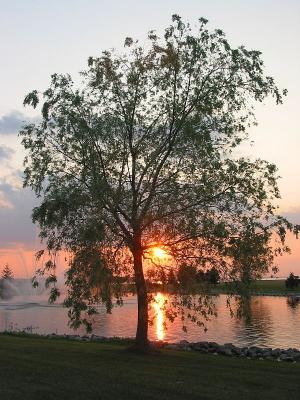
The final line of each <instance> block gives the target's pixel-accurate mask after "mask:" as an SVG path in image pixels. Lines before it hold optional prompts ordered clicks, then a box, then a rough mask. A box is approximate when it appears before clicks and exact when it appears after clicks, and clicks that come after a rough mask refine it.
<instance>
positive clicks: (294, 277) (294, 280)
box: [285, 272, 300, 289]
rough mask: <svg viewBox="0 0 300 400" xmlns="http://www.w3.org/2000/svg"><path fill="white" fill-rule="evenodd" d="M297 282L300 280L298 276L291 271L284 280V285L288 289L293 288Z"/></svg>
mask: <svg viewBox="0 0 300 400" xmlns="http://www.w3.org/2000/svg"><path fill="white" fill-rule="evenodd" d="M299 282H300V279H299V276H297V275H294V274H293V272H291V273H290V275H289V276H288V278H287V279H286V280H285V286H286V287H287V288H288V289H294V288H295V287H297V286H298V285H299Z"/></svg>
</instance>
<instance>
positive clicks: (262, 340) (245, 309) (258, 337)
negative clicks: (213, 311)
mask: <svg viewBox="0 0 300 400" xmlns="http://www.w3.org/2000/svg"><path fill="white" fill-rule="evenodd" d="M236 303H237V307H238V312H237V318H235V319H234V320H233V323H234V325H235V331H236V337H237V340H239V341H242V342H244V343H251V344H253V345H256V344H259V345H260V346H268V343H270V341H271V339H272V336H273V333H274V327H273V319H272V315H271V310H270V307H269V304H268V302H266V301H264V300H263V299H262V297H246V298H239V299H238V300H237V301H236Z"/></svg>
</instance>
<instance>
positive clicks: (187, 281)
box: [177, 264, 197, 287]
mask: <svg viewBox="0 0 300 400" xmlns="http://www.w3.org/2000/svg"><path fill="white" fill-rule="evenodd" d="M196 275H197V269H196V267H195V266H194V265H187V264H181V265H180V266H179V269H178V273H177V279H178V281H179V283H180V284H181V285H182V286H183V287H190V286H192V285H193V284H195V283H196Z"/></svg>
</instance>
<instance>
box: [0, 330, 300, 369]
mask: <svg viewBox="0 0 300 400" xmlns="http://www.w3.org/2000/svg"><path fill="white" fill-rule="evenodd" d="M3 333H6V334H10V335H22V334H24V335H26V336H27V335H28V336H40V337H44V338H48V339H66V340H75V341H80V342H100V343H109V342H120V343H122V342H123V343H124V342H128V343H133V342H134V339H133V338H123V337H111V338H109V337H104V336H98V335H94V334H92V335H84V336H80V335H67V334H64V335H58V334H56V333H52V334H48V335H37V334H29V333H27V332H12V331H9V332H3ZM151 345H152V346H153V348H155V349H166V350H176V351H198V352H200V353H205V354H212V355H215V356H216V355H222V356H226V357H239V358H247V359H258V360H269V361H279V362H280V361H285V362H291V363H296V362H300V350H299V349H295V348H289V349H280V348H268V347H257V346H250V347H247V346H245V347H238V346H235V345H234V344H232V343H225V344H223V345H221V344H218V343H216V342H206V341H202V342H188V341H187V340H181V341H180V342H176V343H169V342H165V341H153V342H151Z"/></svg>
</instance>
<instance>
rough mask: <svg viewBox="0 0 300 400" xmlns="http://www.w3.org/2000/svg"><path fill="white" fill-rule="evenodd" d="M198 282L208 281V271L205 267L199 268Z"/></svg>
mask: <svg viewBox="0 0 300 400" xmlns="http://www.w3.org/2000/svg"><path fill="white" fill-rule="evenodd" d="M196 281H197V283H203V282H205V281H206V272H205V271H204V270H203V269H198V270H197V273H196Z"/></svg>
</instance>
